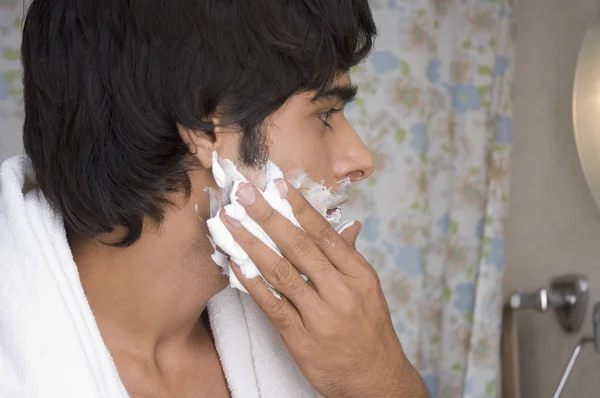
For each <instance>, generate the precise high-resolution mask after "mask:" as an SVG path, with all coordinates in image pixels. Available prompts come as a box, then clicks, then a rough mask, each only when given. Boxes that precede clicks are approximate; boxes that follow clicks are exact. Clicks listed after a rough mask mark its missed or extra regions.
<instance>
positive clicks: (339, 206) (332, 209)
mask: <svg viewBox="0 0 600 398" xmlns="http://www.w3.org/2000/svg"><path fill="white" fill-rule="evenodd" d="M346 202H348V199H344V200H342V201H341V202H339V203H337V204H336V205H335V206H333V207H330V208H329V209H327V215H328V216H331V215H333V214H334V213H335V212H336V211H338V210H342V209H343V207H344V205H345V204H346Z"/></svg>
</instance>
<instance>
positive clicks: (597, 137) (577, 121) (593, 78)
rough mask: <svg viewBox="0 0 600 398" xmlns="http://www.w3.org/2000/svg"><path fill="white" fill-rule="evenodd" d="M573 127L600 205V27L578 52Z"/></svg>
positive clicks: (586, 171) (588, 33) (591, 31)
mask: <svg viewBox="0 0 600 398" xmlns="http://www.w3.org/2000/svg"><path fill="white" fill-rule="evenodd" d="M573 127H574V129H575V141H576V143H577V151H578V152H579V159H580V161H581V166H582V168H583V173H584V175H585V179H586V180H587V183H588V185H589V187H590V190H591V191H592V195H593V196H594V199H595V200H596V204H598V206H599V207H600V27H595V28H593V29H590V30H589V31H588V32H587V33H586V35H585V38H584V40H583V45H582V46H581V51H580V53H579V60H578V61H577V70H576V72H575V84H574V88H573Z"/></svg>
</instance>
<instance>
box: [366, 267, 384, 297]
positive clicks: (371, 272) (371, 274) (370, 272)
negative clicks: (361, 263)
mask: <svg viewBox="0 0 600 398" xmlns="http://www.w3.org/2000/svg"><path fill="white" fill-rule="evenodd" d="M363 284H364V287H365V289H367V290H368V291H374V290H379V289H380V280H379V274H378V273H377V271H376V270H375V268H373V267H371V266H369V267H368V268H367V269H366V270H365V274H364V278H363Z"/></svg>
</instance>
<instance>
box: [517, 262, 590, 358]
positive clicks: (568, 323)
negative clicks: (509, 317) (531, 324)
mask: <svg viewBox="0 0 600 398" xmlns="http://www.w3.org/2000/svg"><path fill="white" fill-rule="evenodd" d="M588 284H589V283H588V279H587V278H586V277H585V276H583V275H578V274H567V275H561V276H557V277H554V278H552V279H551V280H550V287H549V288H542V289H538V290H536V291H535V292H533V293H524V292H516V293H514V294H512V295H511V296H510V298H509V300H508V304H507V305H508V306H509V307H510V308H511V309H512V310H520V309H533V310H536V311H539V312H547V311H548V310H550V309H552V310H554V312H555V313H556V316H557V318H558V321H559V322H560V324H561V326H562V327H563V329H564V330H565V331H567V332H577V331H579V329H580V328H581V325H582V324H583V321H584V319H585V313H586V311H587V305H588V298H589V292H588ZM598 330H599V332H598V333H599V336H598V338H599V340H598V348H600V307H599V308H598Z"/></svg>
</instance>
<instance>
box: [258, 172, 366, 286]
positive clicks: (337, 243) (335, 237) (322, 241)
mask: <svg viewBox="0 0 600 398" xmlns="http://www.w3.org/2000/svg"><path fill="white" fill-rule="evenodd" d="M286 185H287V187H288V194H287V196H286V199H287V200H288V202H289V203H290V205H291V206H292V208H293V209H294V214H295V216H296V219H297V220H298V222H299V223H300V225H301V226H302V228H304V230H305V231H306V234H307V235H308V236H309V237H310V238H311V240H312V241H313V242H314V243H315V245H316V246H317V247H318V248H319V249H320V251H321V252H322V253H323V254H324V255H325V256H326V257H327V259H328V260H329V261H330V262H331V263H332V264H333V265H334V266H335V268H337V269H338V270H339V271H341V272H342V273H343V274H346V275H349V276H353V275H355V274H356V273H357V272H361V271H364V269H365V267H370V265H369V264H368V263H366V262H365V260H364V258H363V257H362V256H361V255H360V254H358V252H357V251H356V249H355V248H354V242H355V241H356V236H355V235H358V233H359V232H360V223H355V225H352V226H351V227H348V228H347V229H346V230H345V231H343V232H342V236H340V234H338V233H337V232H336V231H335V229H334V228H333V227H332V226H331V224H329V222H328V221H327V220H326V219H325V218H324V217H323V216H322V215H321V214H320V213H319V212H317V211H316V210H315V209H314V208H313V207H312V206H311V205H310V203H308V201H307V200H306V198H305V197H304V196H302V194H301V193H300V192H298V191H297V190H296V189H295V188H294V187H292V186H291V185H290V184H287V182H286ZM248 214H250V212H249V211H248ZM288 249H290V250H292V251H293V248H288ZM282 252H283V249H282ZM284 255H285V256H286V257H287V256H288V252H286V253H285V254H284Z"/></svg>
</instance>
